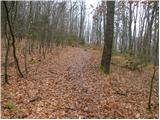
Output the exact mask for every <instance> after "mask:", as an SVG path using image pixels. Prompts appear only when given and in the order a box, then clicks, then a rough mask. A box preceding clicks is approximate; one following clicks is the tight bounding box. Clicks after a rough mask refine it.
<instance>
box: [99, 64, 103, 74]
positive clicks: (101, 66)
mask: <svg viewBox="0 0 160 120" xmlns="http://www.w3.org/2000/svg"><path fill="white" fill-rule="evenodd" d="M99 69H100V71H101V72H102V73H104V66H103V65H102V64H101V65H100V66H99Z"/></svg>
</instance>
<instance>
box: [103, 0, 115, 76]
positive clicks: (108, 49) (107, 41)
mask: <svg viewBox="0 0 160 120" xmlns="http://www.w3.org/2000/svg"><path fill="white" fill-rule="evenodd" d="M114 7H115V1H107V28H106V32H105V38H104V49H103V54H102V60H101V66H102V67H103V71H104V73H107V74H109V71H110V62H111V55H112V43H113V34H114Z"/></svg>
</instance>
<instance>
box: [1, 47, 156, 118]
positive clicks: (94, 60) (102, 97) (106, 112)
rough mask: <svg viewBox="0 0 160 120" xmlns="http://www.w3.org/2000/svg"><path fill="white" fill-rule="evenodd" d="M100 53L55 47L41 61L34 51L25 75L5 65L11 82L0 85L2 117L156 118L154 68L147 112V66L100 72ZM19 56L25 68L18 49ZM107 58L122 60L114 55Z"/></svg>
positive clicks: (83, 49) (149, 77)
mask: <svg viewBox="0 0 160 120" xmlns="http://www.w3.org/2000/svg"><path fill="white" fill-rule="evenodd" d="M101 54H102V52H101V51H100V50H94V49H88V48H83V47H65V48H55V49H54V50H53V51H52V52H50V53H47V55H46V58H45V59H42V58H41V57H40V55H38V54H36V53H33V54H32V55H31V56H28V62H29V63H28V71H29V72H28V75H27V76H26V77H25V78H19V77H17V75H16V71H15V69H14V66H13V65H10V67H9V75H10V77H9V83H10V84H9V85H8V84H2V87H1V93H2V95H1V107H2V108H1V111H2V112H1V117H2V118H102V119H103V118H128V119H129V118H159V100H158V96H159V93H158V79H159V78H158V72H157V74H156V79H155V80H154V87H153V88H154V89H153V95H152V112H149V111H148V110H147V105H148V95H149V85H150V80H151V77H152V73H153V69H152V67H147V68H145V69H144V70H143V71H141V72H139V71H131V70H129V69H127V68H123V67H120V66H117V65H114V64H112V65H111V73H110V74H109V75H105V74H104V73H102V72H101V70H100V67H99V65H100V60H101ZM18 57H19V58H21V59H20V64H21V68H24V61H23V59H22V58H24V56H23V55H21V54H20V53H19V52H18ZM31 59H32V60H31ZM112 60H113V61H119V63H121V62H123V59H122V58H121V57H119V56H113V59H112ZM2 70H3V68H2ZM8 101H12V102H13V103H14V105H15V107H14V108H13V109H7V108H5V104H6V103H7V102H8Z"/></svg>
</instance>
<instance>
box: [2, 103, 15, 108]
mask: <svg viewBox="0 0 160 120" xmlns="http://www.w3.org/2000/svg"><path fill="white" fill-rule="evenodd" d="M4 107H5V108H7V109H9V110H12V109H14V108H15V104H14V103H13V102H12V101H8V102H7V103H6V104H5V105H4Z"/></svg>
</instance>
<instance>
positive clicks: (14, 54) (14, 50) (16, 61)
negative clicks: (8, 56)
mask: <svg viewBox="0 0 160 120" xmlns="http://www.w3.org/2000/svg"><path fill="white" fill-rule="evenodd" d="M3 3H4V6H5V10H6V17H7V21H8V25H9V29H10V33H11V37H12V47H13V57H14V60H15V64H16V67H17V70H18V73H19V75H20V77H23V74H22V72H21V70H20V67H19V62H18V59H17V56H16V47H15V37H14V34H13V31H12V27H11V22H10V19H9V15H8V8H7V5H6V2H5V1H3Z"/></svg>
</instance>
